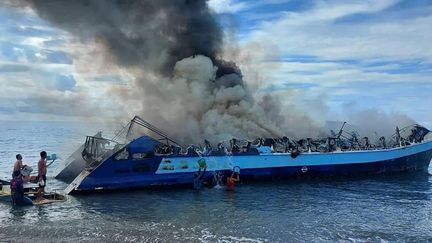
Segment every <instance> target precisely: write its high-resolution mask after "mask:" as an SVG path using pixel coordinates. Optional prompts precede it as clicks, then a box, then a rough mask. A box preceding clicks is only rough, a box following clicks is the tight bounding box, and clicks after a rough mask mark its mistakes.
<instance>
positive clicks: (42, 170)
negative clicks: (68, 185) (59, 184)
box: [36, 151, 47, 201]
mask: <svg viewBox="0 0 432 243" xmlns="http://www.w3.org/2000/svg"><path fill="white" fill-rule="evenodd" d="M46 159H47V153H46V152H45V151H42V152H41V153H40V160H39V162H38V181H39V189H38V192H37V198H36V201H41V200H43V199H44V198H43V195H44V193H45V186H46V173H47V164H46Z"/></svg>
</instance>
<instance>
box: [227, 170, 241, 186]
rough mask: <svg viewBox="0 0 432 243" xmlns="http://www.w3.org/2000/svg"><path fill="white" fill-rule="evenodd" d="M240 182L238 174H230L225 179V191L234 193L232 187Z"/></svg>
mask: <svg viewBox="0 0 432 243" xmlns="http://www.w3.org/2000/svg"><path fill="white" fill-rule="evenodd" d="M239 181H240V174H239V173H236V172H234V173H232V174H231V176H228V177H227V182H226V185H227V191H234V185H235V183H236V182H239Z"/></svg>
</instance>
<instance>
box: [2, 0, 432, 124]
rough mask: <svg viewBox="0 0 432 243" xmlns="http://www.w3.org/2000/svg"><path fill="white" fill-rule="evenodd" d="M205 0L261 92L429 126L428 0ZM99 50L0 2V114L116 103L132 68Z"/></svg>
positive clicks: (314, 108)
mask: <svg viewBox="0 0 432 243" xmlns="http://www.w3.org/2000/svg"><path fill="white" fill-rule="evenodd" d="M208 4H209V6H210V8H211V9H212V10H213V11H214V13H215V15H216V18H217V20H218V21H219V23H220V25H221V26H223V27H224V30H225V36H226V37H225V38H226V43H227V45H226V49H225V52H224V56H226V57H227V58H231V59H233V60H235V61H237V62H238V63H239V66H240V67H241V68H242V70H243V74H244V75H245V77H246V78H245V79H246V81H248V79H249V80H251V81H250V82H251V83H255V84H256V83H259V92H263V93H270V94H271V93H272V92H280V91H281V90H289V91H290V93H289V94H290V97H287V99H292V97H291V96H295V97H296V100H298V102H299V104H300V107H301V108H302V109H304V110H305V111H306V112H308V113H309V114H310V115H311V116H312V117H314V116H320V117H324V118H325V119H326V120H335V119H343V117H344V113H347V112H349V111H350V110H371V109H372V110H375V111H376V112H378V113H380V112H383V113H399V114H404V115H407V116H409V117H411V118H413V119H414V120H416V121H417V122H419V123H421V124H424V125H426V126H429V127H432V112H431V108H430V107H431V104H432V98H431V93H432V80H431V76H432V75H431V74H432V32H431V31H430V26H432V2H431V1H421V0H407V1H402V0H376V1H342V0H340V1H339V0H334V1H330V0H326V1H324V0H322V1H320V0H316V1H307V0H254V1H245V0H210V1H209V2H208ZM94 53H97V47H94V46H90V45H86V44H84V43H82V42H80V41H79V40H77V39H76V38H75V37H73V36H71V35H70V34H68V33H67V32H65V31H63V30H60V29H58V28H56V27H54V26H53V25H52V24H50V23H48V22H46V21H45V20H42V19H41V18H39V17H38V16H37V15H36V14H35V13H34V12H33V11H32V10H30V9H15V8H10V7H8V6H5V5H2V4H0V119H12V120H13V119H23V117H25V119H34V120H45V119H59V120H73V119H81V118H85V117H86V116H87V115H88V114H97V113H101V112H103V113H106V114H109V113H111V112H115V110H116V109H118V107H116V105H115V102H114V103H113V102H112V101H110V100H109V97H107V95H106V94H107V93H106V92H107V91H109V90H110V89H112V88H113V87H116V86H122V85H130V82H129V80H130V78H131V77H130V76H128V74H127V73H122V71H121V70H116V68H115V67H112V68H111V67H106V66H105V65H106V64H104V63H103V62H102V60H101V58H100V57H98V56H97V55H94ZM82 59H86V60H91V62H92V63H93V64H94V65H92V66H85V65H82V64H81V63H88V62H80V61H79V60H82ZM254 77H255V78H254ZM256 77H259V78H256ZM89 104H91V105H89ZM366 118H367V117H366Z"/></svg>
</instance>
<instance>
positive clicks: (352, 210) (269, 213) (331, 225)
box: [0, 121, 432, 242]
mask: <svg viewBox="0 0 432 243" xmlns="http://www.w3.org/2000/svg"><path fill="white" fill-rule="evenodd" d="M99 129H100V126H99V125H96V124H92V125H89V124H84V123H82V124H81V123H68V122H23V121H22V122H17V121H13V122H11V121H0V177H1V178H9V177H10V174H11V172H12V168H13V163H14V161H15V154H16V153H21V154H22V155H23V157H24V162H25V163H27V164H29V165H33V167H34V169H36V164H37V160H38V156H39V152H40V151H41V150H46V151H47V152H48V153H56V154H57V155H58V156H59V158H60V160H59V161H56V162H55V163H54V164H53V165H52V167H49V168H48V181H47V190H62V189H64V188H65V187H66V184H64V183H63V182H61V181H57V180H55V179H54V178H53V175H54V172H55V171H56V170H58V169H59V168H58V167H59V165H60V164H61V162H62V161H61V159H66V158H67V156H68V155H69V154H70V153H72V152H73V151H74V150H75V149H76V148H77V147H78V146H79V145H80V144H81V143H83V142H84V141H85V136H86V135H91V134H94V133H96V132H97V131H98V130H99ZM431 197H432V178H431V177H430V176H429V175H427V174H421V173H416V174H403V175H396V176H379V177H368V178H363V179H334V180H313V181H291V182H288V181H285V182H280V181H279V182H266V183H253V184H240V185H237V186H236V188H235V191H234V192H227V191H225V190H223V189H220V188H219V189H207V188H205V189H202V190H201V191H199V192H195V191H193V190H192V183H191V189H176V190H167V189H165V190H138V191H137V190H135V191H124V192H115V193H98V194H90V195H76V196H75V195H74V196H68V200H67V201H66V202H64V203H57V204H49V205H44V206H31V207H21V208H20V207H12V206H11V205H9V204H6V203H1V204H0V242H8V241H18V242H30V241H31V242H42V241H43V242H73V241H84V242H112V241H125V242H336V241H342V242H343V241H345V242H398V241H399V242H405V241H413V242H422V241H424V242H426V241H432V201H431Z"/></svg>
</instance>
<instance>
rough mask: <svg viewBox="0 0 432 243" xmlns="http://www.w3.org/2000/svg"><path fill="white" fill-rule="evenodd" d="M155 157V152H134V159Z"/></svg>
mask: <svg viewBox="0 0 432 243" xmlns="http://www.w3.org/2000/svg"><path fill="white" fill-rule="evenodd" d="M151 157H153V153H150V152H149V153H135V154H132V159H133V160H142V159H146V158H151Z"/></svg>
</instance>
